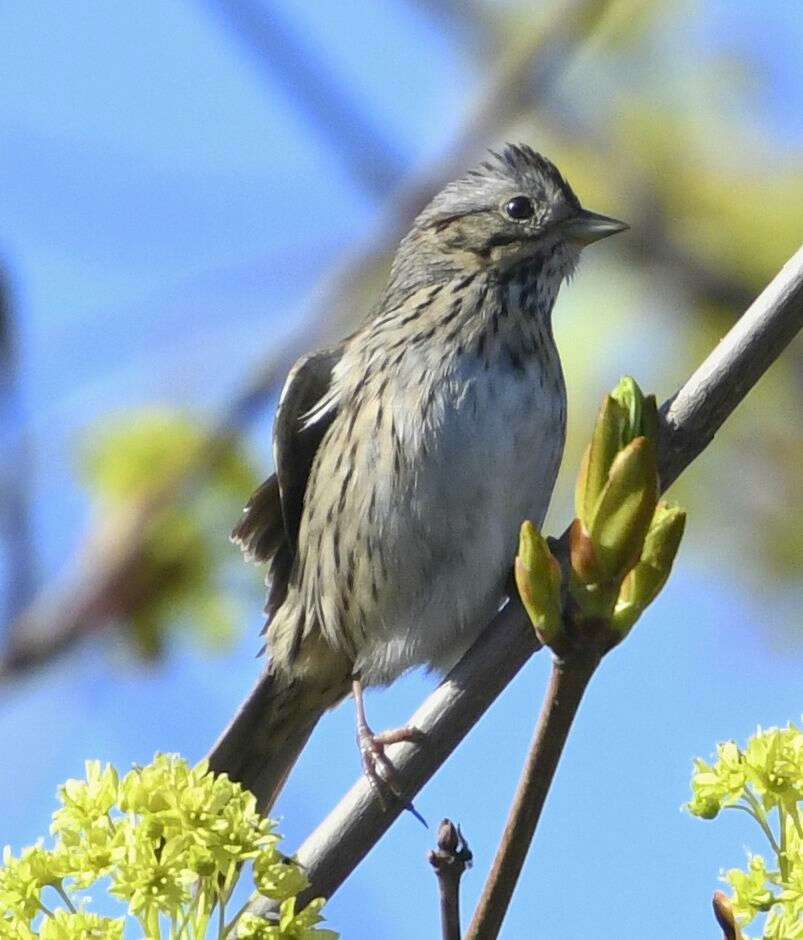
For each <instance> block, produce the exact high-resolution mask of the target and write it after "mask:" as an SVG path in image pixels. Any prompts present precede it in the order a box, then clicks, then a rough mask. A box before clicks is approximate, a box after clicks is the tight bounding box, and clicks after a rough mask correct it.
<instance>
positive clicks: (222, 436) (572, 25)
mask: <svg viewBox="0 0 803 940" xmlns="http://www.w3.org/2000/svg"><path fill="white" fill-rule="evenodd" d="M607 7H608V2H600V0H573V2H571V3H567V4H565V5H564V7H563V8H562V9H561V10H560V11H558V13H556V14H555V15H554V16H553V18H552V19H550V20H548V21H547V22H546V23H545V25H544V27H543V29H542V30H540V31H538V32H537V33H533V34H532V35H527V36H525V37H524V38H523V40H522V42H521V44H520V45H519V47H518V48H517V49H515V50H514V51H513V52H511V53H510V55H509V57H508V58H507V59H506V60H505V61H503V62H502V63H501V64H500V65H499V71H498V72H497V73H496V74H494V75H492V77H491V78H490V80H489V81H488V83H487V85H486V87H485V88H484V90H483V91H482V92H481V94H480V96H479V98H478V102H477V104H476V106H475V107H474V109H473V110H472V111H471V114H470V115H469V117H468V119H467V121H466V123H465V126H464V127H463V129H462V130H461V131H460V132H459V133H458V135H457V136H456V138H455V140H454V142H453V144H452V146H451V148H450V150H449V152H448V153H447V154H446V155H445V156H444V157H443V158H442V160H440V161H439V162H438V163H437V164H436V165H435V166H433V167H430V168H427V169H425V170H424V171H423V172H421V173H419V174H416V175H414V176H413V177H411V178H410V179H409V180H408V181H407V182H406V183H404V184H403V185H402V186H400V187H399V188H398V189H397V191H396V193H395V195H394V196H393V197H391V199H390V201H389V204H388V208H387V211H386V213H385V215H384V217H383V219H382V222H381V225H380V228H379V230H378V231H377V232H374V233H372V235H371V237H370V239H368V240H366V243H365V245H364V246H362V248H361V249H360V250H358V251H357V252H355V253H354V254H353V255H351V256H350V257H348V258H346V259H345V260H344V262H343V263H342V264H341V265H339V266H338V268H337V269H336V270H335V271H334V272H333V273H332V275H331V276H330V278H329V279H328V283H326V284H324V285H323V287H322V289H321V290H320V292H319V295H318V298H317V300H316V302H315V304H314V310H313V312H312V314H311V315H310V317H308V318H307V322H306V324H304V325H303V329H299V330H298V331H297V332H296V333H295V334H294V335H293V336H292V337H291V338H290V340H288V342H287V343H285V344H284V345H283V346H281V347H279V348H278V349H275V350H274V351H273V353H272V354H271V355H270V356H269V357H268V358H267V360H266V362H265V364H264V365H263V367H262V368H261V369H260V370H258V372H257V373H255V374H254V375H253V376H252V377H251V379H250V381H249V382H247V384H246V385H245V387H244V388H243V389H242V390H241V391H240V392H239V394H238V395H236V396H235V397H234V399H233V400H232V401H231V402H230V403H229V404H228V406H227V407H226V408H225V409H224V411H223V414H222V416H221V419H220V422H219V424H218V427H217V429H216V430H215V431H214V433H212V434H211V435H210V437H209V439H208V440H207V441H206V442H205V444H204V445H203V446H201V447H199V448H198V449H197V450H196V451H194V452H193V453H192V454H189V455H188V456H187V462H186V464H185V466H184V468H183V469H182V471H181V472H180V473H178V474H176V475H175V476H174V477H172V478H171V479H169V480H165V481H164V484H163V486H162V487H161V489H160V490H159V492H156V493H154V494H152V495H151V496H150V497H149V498H147V499H145V500H143V501H142V503H140V504H139V505H137V506H132V507H131V508H130V510H129V511H128V512H127V513H126V514H125V515H123V516H117V517H114V518H112V519H109V520H107V521H106V523H105V525H103V526H102V527H101V529H100V530H99V531H97V532H95V533H94V534H93V535H92V536H91V537H90V538H89V540H88V542H87V543H86V545H85V547H84V548H83V550H82V551H81V552H80V553H79V556H78V558H77V560H76V562H75V563H74V566H73V568H72V570H71V571H70V572H69V574H68V575H67V576H66V578H65V579H64V580H63V581H62V582H60V583H57V584H54V585H52V586H51V587H49V588H48V589H47V590H46V591H44V592H43V593H42V594H41V595H40V596H38V597H37V598H35V599H34V602H33V603H32V604H31V605H30V606H29V607H28V608H27V609H26V610H25V611H24V612H23V613H22V615H21V616H20V617H19V618H18V619H17V620H16V622H15V623H14V624H12V625H11V628H10V633H9V637H10V639H9V642H8V645H7V648H6V650H5V651H4V653H3V655H2V658H0V684H1V683H2V682H4V681H6V682H7V681H9V680H10V679H12V678H14V677H21V676H24V675H25V674H26V673H28V672H30V671H31V670H32V669H34V668H36V667H38V666H40V665H42V664H43V663H46V662H48V661H50V660H51V659H53V658H55V657H56V656H58V655H60V654H62V653H64V652H65V651H67V650H69V649H70V648H72V647H73V646H74V645H75V644H76V643H78V642H79V641H80V640H81V639H83V638H84V637H86V636H88V635H91V634H93V633H96V632H98V631H100V630H101V629H102V628H103V627H104V626H105V625H106V624H107V623H108V622H109V621H110V620H111V619H113V618H115V617H122V616H125V613H126V611H127V610H128V609H129V607H130V605H131V604H133V603H136V601H137V599H136V598H135V597H131V596H130V592H128V591H127V590H126V588H127V586H128V585H130V584H131V583H133V582H134V580H135V579H134V578H133V577H132V574H133V572H134V571H135V570H136V566H137V565H138V564H139V561H140V558H141V555H142V550H143V546H144V544H145V540H146V539H147V536H148V532H149V531H150V529H151V527H152V524H153V521H154V519H156V518H157V516H158V514H159V513H160V512H161V510H162V509H163V508H164V507H165V506H167V505H170V503H171V502H173V501H175V500H178V499H180V498H182V496H183V495H184V494H185V493H186V492H187V490H188V488H189V487H191V486H193V485H197V484H198V483H199V482H200V481H201V480H202V479H203V476H204V474H205V473H206V472H207V471H208V470H209V469H210V468H211V467H214V466H215V464H216V462H217V461H218V460H219V459H220V457H221V455H222V454H223V453H225V450H226V448H227V446H228V445H229V444H230V442H231V441H232V440H233V438H234V437H235V436H236V435H237V434H238V433H239V432H240V431H241V430H242V428H243V427H244V426H245V425H246V424H247V423H248V422H249V421H250V420H251V419H252V418H253V417H254V416H255V415H256V414H257V413H258V412H259V410H260V409H261V408H262V407H263V405H264V403H265V402H266V401H267V400H269V399H270V397H271V396H273V395H274V394H275V393H276V392H277V390H278V388H279V387H280V384H281V382H282V381H283V380H284V377H285V375H286V374H287V372H288V370H289V368H290V366H291V364H292V363H293V361H294V360H295V359H296V358H297V357H298V356H299V355H301V353H302V352H304V351H305V350H308V349H310V348H314V347H315V346H316V345H319V344H321V343H323V342H325V341H327V340H328V339H330V338H333V337H334V336H336V335H338V333H339V332H340V331H341V329H342V327H343V325H344V322H346V321H347V320H348V319H350V318H352V316H353V313H352V308H353V304H349V303H348V302H347V301H348V298H350V297H353V293H354V284H355V283H358V282H360V281H361V279H363V278H364V277H365V275H366V274H367V273H368V272H370V271H371V270H372V269H373V268H374V267H375V266H376V264H377V262H378V259H381V258H383V257H384V255H385V254H386V253H387V252H388V251H390V250H391V249H392V248H393V247H394V246H395V245H396V243H397V242H398V241H399V239H400V238H401V237H402V236H403V235H404V233H405V232H406V231H407V229H408V228H409V225H410V222H411V220H412V218H413V217H414V216H415V215H416V213H417V212H418V211H419V210H420V208H421V207H422V206H423V205H424V204H426V202H427V201H428V200H429V199H430V198H431V196H432V195H434V193H436V192H437V191H438V190H439V189H441V188H442V187H443V186H444V185H446V183H448V182H449V181H450V180H451V179H452V178H453V177H455V176H457V175H459V174H460V173H461V172H462V171H463V170H465V168H466V166H467V165H468V164H469V163H470V162H471V160H472V159H473V158H474V156H475V154H476V152H477V151H478V150H480V149H481V148H482V147H483V146H484V145H485V144H487V143H488V141H489V140H490V139H492V138H493V136H494V135H495V134H496V133H498V132H499V131H500V130H501V129H502V128H503V127H504V126H505V124H506V122H507V121H508V120H509V119H510V117H511V115H513V114H515V113H517V111H518V109H520V108H521V107H523V106H524V103H525V102H526V104H527V106H532V105H533V102H535V101H539V100H541V99H542V98H543V97H545V96H546V95H547V94H548V93H549V91H550V90H551V88H552V85H553V82H554V80H555V78H556V77H557V75H558V74H559V69H560V68H562V67H563V66H565V65H566V63H567V61H568V60H569V59H570V57H571V54H572V52H573V51H574V50H575V49H577V48H578V47H579V46H580V45H581V44H582V43H583V42H584V41H585V40H586V39H587V37H588V36H589V34H590V33H591V32H592V31H593V30H594V28H595V26H596V25H597V24H598V23H599V21H600V19H601V18H602V16H603V15H604V13H605V10H606V9H607ZM533 69H535V71H533Z"/></svg>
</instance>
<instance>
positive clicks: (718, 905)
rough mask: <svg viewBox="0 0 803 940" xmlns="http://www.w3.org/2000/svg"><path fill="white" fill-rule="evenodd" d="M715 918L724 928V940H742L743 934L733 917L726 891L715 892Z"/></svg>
mask: <svg viewBox="0 0 803 940" xmlns="http://www.w3.org/2000/svg"><path fill="white" fill-rule="evenodd" d="M711 903H712V905H713V908H714V917H715V918H716V920H717V923H718V924H719V926H720V927H721V928H722V938H723V940H742V932H741V930H739V925H738V924H737V923H736V918H735V917H734V916H733V908H732V907H731V902H730V900H729V899H728V896H727V895H726V894H725V892H724V891H715V892H714V898H713V900H712V902H711Z"/></svg>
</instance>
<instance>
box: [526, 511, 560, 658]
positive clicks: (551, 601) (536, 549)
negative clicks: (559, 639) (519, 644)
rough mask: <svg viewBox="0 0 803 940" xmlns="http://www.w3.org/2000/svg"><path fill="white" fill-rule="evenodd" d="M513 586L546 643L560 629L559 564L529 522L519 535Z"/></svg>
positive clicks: (536, 630)
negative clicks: (514, 584)
mask: <svg viewBox="0 0 803 940" xmlns="http://www.w3.org/2000/svg"><path fill="white" fill-rule="evenodd" d="M515 573H516V586H517V587H518V589H519V595H520V597H521V601H522V603H523V604H524V608H525V610H526V611H527V614H528V615H529V617H530V620H531V621H532V624H533V627H534V628H535V632H536V633H537V634H538V638H539V639H540V640H541V642H542V643H544V644H549V643H551V642H552V640H553V639H554V638H555V637H556V636H557V634H558V633H559V632H560V629H561V596H560V586H561V573H560V565H559V564H558V562H557V560H556V558H555V557H554V555H553V554H552V552H551V551H550V550H549V546H548V545H547V543H546V539H545V538H544V537H543V535H541V533H540V532H539V531H538V529H536V527H535V526H534V525H533V524H532V522H524V523H523V524H522V527H521V532H520V534H519V553H518V555H517V556H516V564H515Z"/></svg>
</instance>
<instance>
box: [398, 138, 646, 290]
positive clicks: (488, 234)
mask: <svg viewBox="0 0 803 940" xmlns="http://www.w3.org/2000/svg"><path fill="white" fill-rule="evenodd" d="M627 227H628V226H627V225H626V224H625V223H624V222H619V221H617V220H616V219H610V218H608V217H607V216H604V215H597V213H595V212H589V211H588V210H587V209H584V208H583V207H582V206H581V205H580V200H579V199H578V198H577V196H575V194H574V192H573V191H572V188H571V186H569V184H568V183H567V182H566V180H565V179H564V178H563V176H561V174H560V172H559V171H558V169H557V168H556V167H555V165H554V164H553V163H551V162H550V161H549V160H547V159H546V157H543V156H541V154H539V153H536V152H535V151H534V150H532V148H530V147H528V146H525V145H520V146H513V145H508V146H507V147H505V149H504V150H503V151H502V152H501V153H492V154H491V157H490V159H488V160H486V161H485V162H484V163H482V164H480V165H479V166H478V167H477V168H476V169H473V170H470V171H469V172H468V173H467V174H466V175H465V176H463V177H461V178H460V179H458V180H456V181H455V182H453V183H450V184H449V185H448V186H446V187H445V189H443V190H442V191H441V192H440V193H438V195H437V196H435V198H434V199H433V200H432V202H430V204H429V205H428V206H427V207H426V208H425V209H424V211H423V212H422V213H421V214H420V215H419V216H418V218H417V219H416V222H415V225H414V226H413V229H412V231H411V233H410V235H409V236H408V239H407V240H408V242H409V247H410V248H415V250H416V252H417V253H418V254H419V256H422V255H423V256H424V257H426V258H427V259H428V260H429V261H430V262H431V263H432V264H433V265H436V266H437V265H439V264H442V265H444V266H446V265H450V264H454V265H455V266H457V267H465V266H468V267H471V266H472V265H480V266H483V267H488V268H491V269H496V270H498V271H499V272H500V273H501V272H504V271H505V270H508V269H510V268H512V267H514V266H518V265H520V264H525V265H526V264H527V262H528V260H530V259H532V260H533V261H535V260H536V259H539V258H540V259H541V260H542V261H546V260H547V259H548V261H549V266H550V269H551V271H552V272H553V273H554V274H556V275H558V276H559V277H565V276H567V275H568V274H570V273H571V272H572V270H573V269H574V266H575V265H576V263H577V259H578V257H579V254H580V251H581V249H582V248H584V247H585V246H586V245H588V244H590V243H591V242H595V241H598V240H599V239H600V238H605V237H606V236H608V235H613V234H615V233H616V232H621V231H622V230H624V229H626V228H627Z"/></svg>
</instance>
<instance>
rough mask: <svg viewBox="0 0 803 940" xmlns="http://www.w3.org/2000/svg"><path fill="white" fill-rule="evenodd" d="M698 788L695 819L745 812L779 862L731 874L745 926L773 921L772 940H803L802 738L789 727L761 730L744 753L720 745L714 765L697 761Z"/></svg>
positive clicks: (756, 858) (767, 934) (753, 860)
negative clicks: (724, 812)
mask: <svg viewBox="0 0 803 940" xmlns="http://www.w3.org/2000/svg"><path fill="white" fill-rule="evenodd" d="M691 785H692V793H693V798H692V800H691V802H690V803H689V804H688V805H687V809H688V810H689V812H691V813H693V814H694V815H695V816H700V817H701V818H703V819H713V818H714V817H715V816H716V815H717V814H718V813H719V812H720V811H721V810H723V809H728V808H730V807H738V808H739V809H742V810H746V811H747V812H748V813H749V814H750V815H751V816H753V818H754V819H755V820H756V822H757V823H758V824H759V826H760V827H761V830H762V832H763V833H764V835H765V836H766V838H767V840H768V841H769V843H770V846H771V848H772V851H773V852H774V854H775V862H774V864H772V863H770V864H768V863H767V862H766V861H765V859H764V857H763V856H761V855H751V856H750V857H749V860H748V867H747V869H746V870H741V869H738V868H734V869H731V870H730V871H728V872H727V874H726V876H725V880H726V881H727V882H728V884H730V886H731V888H732V889H733V896H732V898H731V902H732V906H733V910H734V913H735V914H736V917H737V920H738V921H739V923H740V924H742V925H747V924H750V923H751V922H752V921H753V920H754V919H755V918H756V917H757V916H758V915H759V914H764V913H766V914H767V917H766V921H765V923H764V931H763V934H762V936H763V937H764V938H765V940H803V731H801V729H800V728H798V727H797V726H796V725H794V724H790V725H788V726H787V727H786V728H770V729H768V730H767V731H762V730H759V731H758V733H757V734H756V735H754V736H753V737H752V738H751V739H750V741H749V742H748V744H747V747H746V748H744V749H741V748H740V747H738V746H737V745H736V744H735V743H734V742H732V741H729V742H726V743H725V744H720V745H719V746H718V748H717V759H716V761H715V762H714V763H712V764H709V763H706V762H705V761H703V760H699V759H698V760H696V761H695V768H694V774H693V776H692V781H691Z"/></svg>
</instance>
